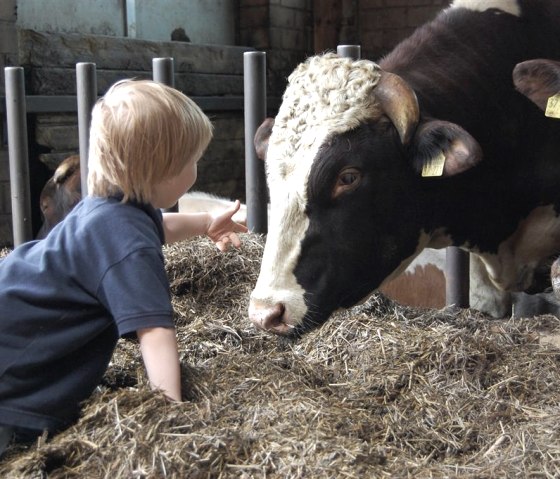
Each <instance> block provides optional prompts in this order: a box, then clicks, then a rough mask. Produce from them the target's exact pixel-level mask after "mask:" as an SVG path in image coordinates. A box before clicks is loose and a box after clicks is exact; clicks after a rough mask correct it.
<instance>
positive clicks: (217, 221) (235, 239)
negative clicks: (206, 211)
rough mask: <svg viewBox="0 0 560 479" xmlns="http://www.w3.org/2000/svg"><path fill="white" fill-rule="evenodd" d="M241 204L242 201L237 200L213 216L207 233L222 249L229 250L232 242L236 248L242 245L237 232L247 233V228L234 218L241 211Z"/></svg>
mask: <svg viewBox="0 0 560 479" xmlns="http://www.w3.org/2000/svg"><path fill="white" fill-rule="evenodd" d="M240 206H241V203H240V202H239V200H236V201H235V204H234V205H233V206H232V207H231V208H228V209H226V210H225V211H224V212H223V213H220V214H219V215H217V216H214V217H213V218H212V222H211V223H210V226H209V227H208V231H207V233H206V234H207V236H208V237H209V238H210V239H211V240H212V241H213V242H214V243H216V246H217V247H218V249H219V250H220V251H227V249H228V248H229V245H230V244H231V245H233V246H235V247H236V248H240V247H241V241H240V240H239V236H237V233H246V232H247V228H246V227H245V226H243V225H241V224H239V223H236V222H235V221H233V219H232V216H233V215H234V214H235V213H237V212H238V211H239V207H240Z"/></svg>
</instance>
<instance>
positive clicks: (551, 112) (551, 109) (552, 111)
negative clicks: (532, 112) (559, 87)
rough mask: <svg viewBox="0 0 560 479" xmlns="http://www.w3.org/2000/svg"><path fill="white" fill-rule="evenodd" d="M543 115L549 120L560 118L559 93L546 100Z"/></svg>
mask: <svg viewBox="0 0 560 479" xmlns="http://www.w3.org/2000/svg"><path fill="white" fill-rule="evenodd" d="M544 114H545V115H546V116H548V117H550V118H560V92H559V93H556V95H553V96H551V97H550V98H549V99H548V102H547V104H546V111H545V113H544Z"/></svg>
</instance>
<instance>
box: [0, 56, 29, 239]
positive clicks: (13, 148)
mask: <svg viewBox="0 0 560 479" xmlns="http://www.w3.org/2000/svg"><path fill="white" fill-rule="evenodd" d="M4 73H5V85H6V113H7V126H8V155H9V164H10V190H11V196H12V225H13V230H14V232H13V235H14V246H18V245H20V244H22V243H25V242H26V241H29V240H31V239H33V231H32V225H31V194H30V191H29V190H30V187H29V152H28V149H27V118H26V116H27V112H26V107H25V83H24V74H23V68H22V67H6V68H4Z"/></svg>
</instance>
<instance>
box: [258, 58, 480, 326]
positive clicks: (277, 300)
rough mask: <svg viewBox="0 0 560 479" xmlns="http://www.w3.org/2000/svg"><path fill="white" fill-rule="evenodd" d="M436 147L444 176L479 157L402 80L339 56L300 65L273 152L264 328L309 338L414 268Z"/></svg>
mask: <svg viewBox="0 0 560 479" xmlns="http://www.w3.org/2000/svg"><path fill="white" fill-rule="evenodd" d="M267 128H268V129H270V125H267ZM265 130H266V128H265ZM258 135H259V137H258V138H257V139H256V141H257V143H258V144H263V143H265V141H264V140H263V138H261V137H260V136H262V132H259V134H258ZM435 151H437V152H438V154H440V155H442V154H443V155H444V156H445V162H444V165H443V166H442V171H441V172H440V174H441V175H444V176H450V175H454V174H456V173H459V172H461V171H464V170H465V169H468V168H470V167H471V166H472V165H474V164H475V163H476V162H477V161H478V160H479V159H480V151H479V148H478V145H477V143H476V142H475V141H474V140H473V139H472V138H471V137H470V135H468V133H466V132H465V131H464V130H462V129H461V128H460V127H458V126H457V125H452V124H449V123H446V122H441V121H420V114H419V106H418V101H417V99H416V96H415V94H414V91H413V90H412V89H411V88H410V87H409V86H408V85H407V83H406V82H405V81H403V80H402V79H401V78H400V77H398V76H397V75H394V74H391V73H388V72H385V71H382V70H381V69H380V67H379V66H378V65H376V64H375V63H372V62H370V61H365V60H361V61H352V60H350V59H347V58H339V57H337V56H336V55H334V54H326V55H322V56H317V57H312V58H310V59H309V60H308V61H307V62H306V63H304V64H302V65H300V66H299V67H298V68H296V70H295V71H294V72H293V73H292V75H291V76H290V78H289V84H288V87H287V89H286V92H285V94H284V97H283V102H282V105H281V107H280V109H279V112H278V115H277V117H276V119H275V123H274V126H273V128H272V133H271V136H270V139H269V142H268V150H267V154H266V171H267V180H268V186H269V189H270V201H271V204H270V206H271V209H270V220H269V229H268V238H267V242H266V246H265V251H264V256H263V261H262V266H261V272H260V275H259V278H258V281H257V284H256V287H255V289H254V291H253V293H252V295H251V303H250V307H249V315H250V318H251V320H252V321H253V322H254V324H255V325H256V326H257V327H259V328H262V329H265V330H267V331H270V332H273V333H276V334H286V335H291V334H295V335H299V334H301V333H303V332H304V331H306V330H309V329H312V328H314V327H317V326H319V325H320V324H322V323H324V322H325V321H326V320H327V319H328V317H329V316H330V314H331V313H332V312H333V311H334V310H336V309H338V308H340V307H350V306H352V305H354V304H356V303H357V302H359V301H360V300H362V299H364V298H365V297H367V296H368V295H369V294H370V293H372V292H373V291H374V290H375V289H376V288H377V287H379V285H380V284H381V283H382V282H383V281H385V280H386V279H389V278H390V277H391V275H393V276H394V275H396V274H398V273H399V272H400V271H401V270H402V269H404V268H405V267H406V265H407V264H408V263H407V262H410V261H412V259H413V258H414V256H415V255H416V254H418V253H419V252H420V250H421V249H422V248H423V247H424V246H426V244H427V241H428V234H427V233H425V232H423V229H424V226H425V225H423V224H422V223H421V220H420V216H421V215H419V214H418V213H419V211H420V209H421V208H423V207H425V205H426V203H427V202H428V199H427V196H428V192H427V191H425V188H423V187H422V186H421V181H422V179H421V177H420V174H419V172H421V171H422V169H423V168H425V165H429V164H430V162H431V161H432V159H433V158H434V157H435V156H437V155H436V154H435V153H434V152H435ZM413 191H414V194H412V193H411V192H413ZM395 213H397V214H395Z"/></svg>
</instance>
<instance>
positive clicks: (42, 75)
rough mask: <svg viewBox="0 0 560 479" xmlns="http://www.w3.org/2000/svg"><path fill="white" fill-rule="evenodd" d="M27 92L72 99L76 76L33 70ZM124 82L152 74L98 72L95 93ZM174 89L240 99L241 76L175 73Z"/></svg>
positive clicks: (61, 70) (60, 70)
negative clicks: (123, 80) (126, 79)
mask: <svg viewBox="0 0 560 479" xmlns="http://www.w3.org/2000/svg"><path fill="white" fill-rule="evenodd" d="M27 78H28V84H27V89H28V91H30V92H32V93H33V94H36V95H68V94H70V95H75V94H76V72H75V69H70V68H59V67H49V68H34V69H32V70H31V71H30V72H29V74H28V75H27ZM124 78H137V79H142V78H143V79H151V78H152V72H151V71H149V72H146V71H138V70H128V71H122V70H99V69H98V70H97V93H98V95H103V94H104V93H105V92H106V91H107V89H108V88H109V87H110V86H111V85H112V84H113V83H115V82H116V81H118V80H122V79H124ZM175 87H176V88H177V89H178V90H181V91H183V92H184V93H185V94H186V95H200V96H206V95H208V96H212V95H243V76H241V75H226V74H220V75H217V74H214V75H212V74H204V73H176V74H175Z"/></svg>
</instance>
